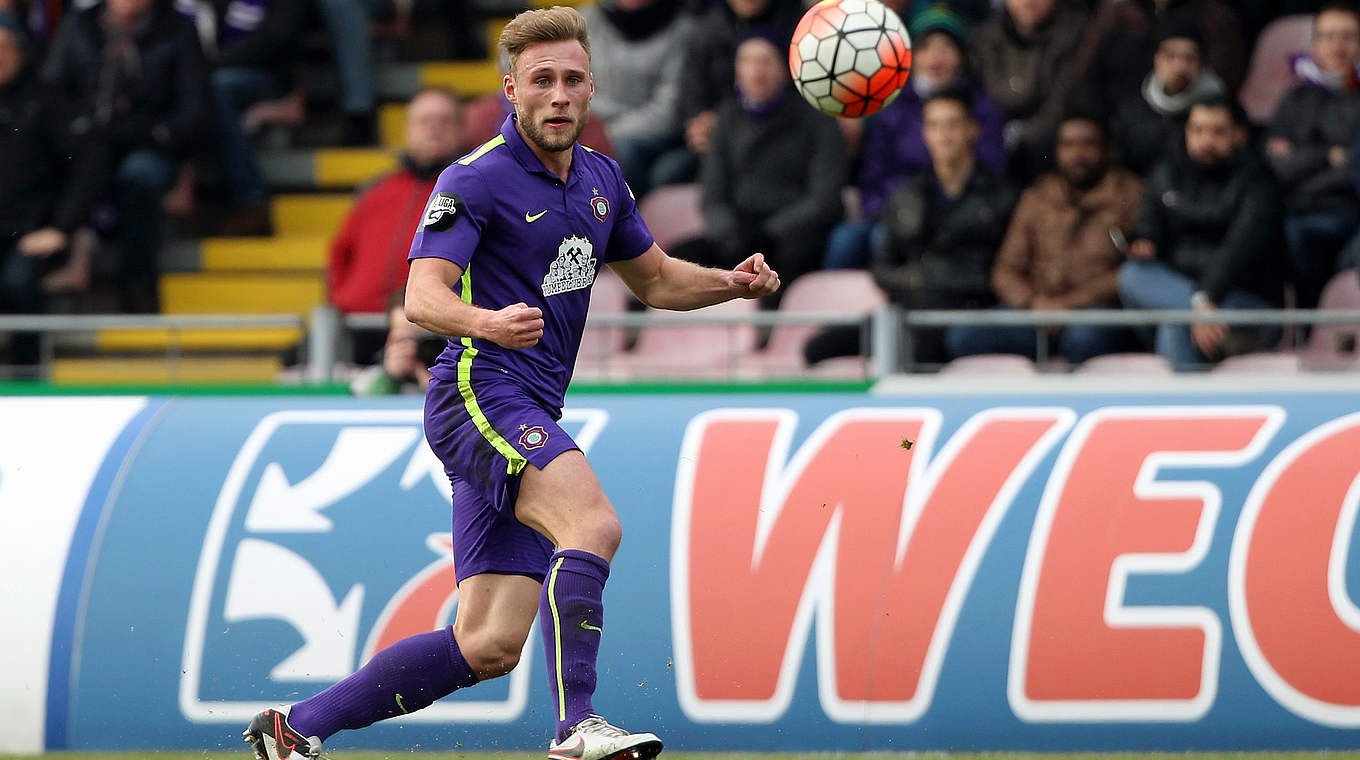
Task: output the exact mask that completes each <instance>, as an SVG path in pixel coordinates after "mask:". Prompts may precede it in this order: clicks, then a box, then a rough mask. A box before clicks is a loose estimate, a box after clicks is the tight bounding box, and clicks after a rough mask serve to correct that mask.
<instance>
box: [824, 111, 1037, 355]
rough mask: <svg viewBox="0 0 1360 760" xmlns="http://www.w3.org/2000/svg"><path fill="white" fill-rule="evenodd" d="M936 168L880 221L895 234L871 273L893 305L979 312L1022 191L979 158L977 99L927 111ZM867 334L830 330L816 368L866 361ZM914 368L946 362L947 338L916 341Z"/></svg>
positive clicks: (899, 194)
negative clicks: (862, 355) (861, 356)
mask: <svg viewBox="0 0 1360 760" xmlns="http://www.w3.org/2000/svg"><path fill="white" fill-rule="evenodd" d="M922 116H923V119H924V121H923V126H922V136H923V137H924V138H925V142H926V149H927V150H929V151H930V160H931V165H930V167H928V168H927V169H926V170H924V171H922V172H921V173H920V174H917V175H916V176H914V177H912V178H910V179H908V180H905V181H904V182H903V183H902V184H900V185H898V187H897V189H896V190H895V191H894V192H893V194H892V195H891V196H890V197H889V198H888V202H887V203H886V204H885V205H884V207H883V212H882V215H881V216H880V217H879V219H880V221H881V222H882V224H883V227H884V230H885V231H886V233H887V234H886V235H885V236H884V237H883V239H882V240H881V241H880V244H879V245H878V246H876V248H875V249H874V251H873V255H872V259H871V265H870V271H871V273H872V274H873V277H874V280H875V281H876V282H877V283H878V286H879V287H880V288H882V289H883V290H884V291H886V292H887V293H888V296H889V297H890V298H891V299H892V301H893V303H895V304H897V305H899V306H902V307H904V308H907V309H979V308H986V307H988V306H991V305H993V304H994V303H996V296H995V294H994V292H993V291H992V262H993V259H994V258H995V257H996V252H997V249H998V248H999V247H1000V245H1001V241H1002V239H1003V238H1004V237H1005V235H1006V227H1007V225H1008V224H1009V223H1010V217H1011V211H1012V210H1013V209H1014V208H1015V203H1016V200H1017V198H1018V193H1017V192H1016V190H1015V188H1014V186H1012V185H1011V183H1010V182H1009V181H1007V180H1006V179H1005V178H1004V177H1000V176H998V175H996V174H993V173H992V172H991V171H989V170H988V169H987V168H986V166H985V165H983V164H981V163H979V162H978V161H977V158H976V152H975V147H976V145H977V140H978V135H979V133H980V129H979V126H978V122H977V119H976V117H975V116H974V115H973V111H972V101H971V98H970V97H969V95H968V93H967V92H965V91H962V90H957V89H946V90H941V91H937V92H935V93H933V94H931V95H930V96H929V97H927V98H926V101H925V104H924V106H923V107H922ZM859 335H860V330H859V328H858V327H854V326H852V327H850V328H849V329H845V328H829V329H827V330H824V331H822V332H820V333H818V334H817V335H815V336H813V338H812V339H811V340H810V341H809V342H808V345H807V346H806V347H805V348H804V352H803V353H804V356H805V358H806V359H807V361H808V363H809V364H815V363H816V362H818V361H821V360H822V359H826V358H829V357H832V356H840V355H844V354H853V353H859V351H860V345H859ZM912 338H913V346H914V354H915V360H916V361H917V362H921V363H928V364H933V363H939V362H943V361H946V360H948V359H950V358H953V357H950V356H948V355H947V354H946V350H945V345H944V337H943V331H941V330H938V329H932V330H917V331H915V332H914V333H913V335H912Z"/></svg>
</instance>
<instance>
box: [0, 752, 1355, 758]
mask: <svg viewBox="0 0 1360 760" xmlns="http://www.w3.org/2000/svg"><path fill="white" fill-rule="evenodd" d="M546 755H547V753H546V752H414V751H392V752H372V751H352V752H351V751H346V750H338V751H337V752H336V753H335V754H334V758H335V760H394V759H398V758H399V759H402V760H544V758H545V757H546ZM247 757H249V756H248V755H247V754H245V753H244V752H50V753H47V754H46V755H36V756H28V757H23V756H16V755H0V760H243V758H247ZM828 758H847V760H890V759H891V760H902V758H911V760H945V759H946V758H947V760H1360V752H1113V753H1102V752H1074V753H1051V754H1050V753H1039V752H981V753H979V752H969V753H958V754H955V753H946V752H898V753H893V752H844V753H832V752H813V753H808V752H804V753H792V752H666V753H664V754H662V756H661V760H826V759H828Z"/></svg>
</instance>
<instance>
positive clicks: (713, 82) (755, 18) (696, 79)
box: [653, 0, 803, 275]
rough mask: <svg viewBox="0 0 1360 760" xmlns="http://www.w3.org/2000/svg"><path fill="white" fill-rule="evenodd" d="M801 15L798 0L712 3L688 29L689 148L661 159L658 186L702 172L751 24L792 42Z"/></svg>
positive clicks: (680, 115)
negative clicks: (739, 48) (735, 61)
mask: <svg viewBox="0 0 1360 760" xmlns="http://www.w3.org/2000/svg"><path fill="white" fill-rule="evenodd" d="M802 13H803V11H802V5H801V3H799V2H798V0H722V1H721V2H714V3H713V4H712V5H710V6H709V8H708V10H707V11H706V12H704V13H703V14H702V15H701V16H700V17H699V18H698V20H697V22H696V23H695V24H693V25H692V26H691V27H690V31H689V35H688V38H687V39H686V41H685V47H684V53H683V59H684V65H683V67H682V71H683V72H684V75H683V76H682V77H681V79H680V100H679V105H678V108H677V111H676V117H677V119H678V121H677V126H678V128H679V129H680V131H681V134H682V135H683V137H684V141H685V145H684V147H682V148H676V149H675V150H671V151H668V152H666V153H665V154H663V155H662V156H661V157H660V158H659V159H657V163H656V165H655V166H654V167H653V180H654V184H655V185H663V184H672V183H677V182H690V181H692V180H693V179H694V177H695V175H696V173H697V172H698V170H699V164H700V159H701V157H702V156H703V155H704V153H706V152H707V151H708V144H709V139H710V136H711V134H712V132H713V125H714V124H716V123H717V114H718V106H719V105H720V104H722V102H723V101H724V100H726V99H727V98H728V97H729V96H730V94H731V92H732V61H733V57H734V54H735V53H736V49H737V41H738V40H739V39H740V38H741V37H742V36H743V35H744V34H746V33H747V30H748V29H750V28H751V27H753V26H759V27H768V28H771V29H774V30H775V33H776V34H778V35H779V36H780V37H781V38H782V39H784V40H786V41H787V40H789V39H792V37H793V29H794V27H795V26H797V24H798V19H799V18H800V17H801V16H802ZM783 273H784V272H783V270H782V269H781V270H780V274H781V275H782V274H783Z"/></svg>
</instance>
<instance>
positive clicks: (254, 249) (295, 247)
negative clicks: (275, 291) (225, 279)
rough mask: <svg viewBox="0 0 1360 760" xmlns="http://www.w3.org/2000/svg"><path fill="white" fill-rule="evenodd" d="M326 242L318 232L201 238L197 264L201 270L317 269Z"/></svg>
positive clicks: (321, 265) (323, 265)
mask: <svg viewBox="0 0 1360 760" xmlns="http://www.w3.org/2000/svg"><path fill="white" fill-rule="evenodd" d="M329 243H330V239H329V238H328V237H323V236H321V235H280V236H275V237H239V238H204V239H203V240H202V241H200V243H199V267H200V268H201V269H202V271H204V272H320V271H322V270H323V269H325V268H326V256H327V249H328V246H329Z"/></svg>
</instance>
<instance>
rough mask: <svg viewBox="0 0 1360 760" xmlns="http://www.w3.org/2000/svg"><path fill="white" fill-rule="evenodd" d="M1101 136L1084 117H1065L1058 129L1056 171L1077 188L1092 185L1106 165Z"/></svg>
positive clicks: (1096, 128)
mask: <svg viewBox="0 0 1360 760" xmlns="http://www.w3.org/2000/svg"><path fill="white" fill-rule="evenodd" d="M1108 158H1109V156H1108V153H1107V151H1106V150H1105V135H1104V133H1103V132H1102V131H1101V129H1100V125H1098V124H1096V123H1095V122H1093V121H1089V120H1087V119H1068V120H1067V121H1064V122H1063V123H1062V126H1061V127H1059V128H1058V174H1060V175H1061V176H1062V178H1063V179H1065V180H1067V183H1068V184H1069V185H1071V186H1073V187H1075V188H1077V189H1079V190H1086V189H1088V188H1091V187H1094V186H1095V185H1096V183H1097V182H1100V180H1101V178H1102V177H1104V176H1105V170H1106V168H1107V167H1108V165H1109V162H1108Z"/></svg>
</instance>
